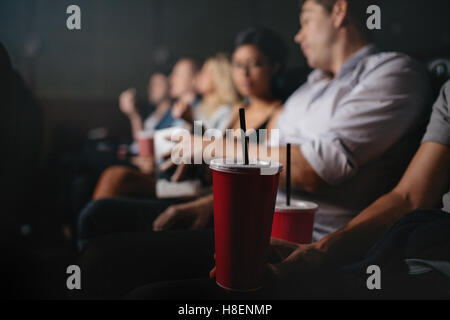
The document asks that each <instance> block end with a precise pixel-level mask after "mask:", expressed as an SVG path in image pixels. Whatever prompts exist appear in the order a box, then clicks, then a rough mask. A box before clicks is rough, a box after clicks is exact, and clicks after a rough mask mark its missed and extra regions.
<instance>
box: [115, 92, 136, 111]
mask: <svg viewBox="0 0 450 320" xmlns="http://www.w3.org/2000/svg"><path fill="white" fill-rule="evenodd" d="M119 107H120V110H121V111H122V112H123V113H124V114H125V115H127V116H128V117H130V116H133V115H136V114H137V110H136V89H128V90H126V91H124V92H122V94H121V95H120V97H119Z"/></svg>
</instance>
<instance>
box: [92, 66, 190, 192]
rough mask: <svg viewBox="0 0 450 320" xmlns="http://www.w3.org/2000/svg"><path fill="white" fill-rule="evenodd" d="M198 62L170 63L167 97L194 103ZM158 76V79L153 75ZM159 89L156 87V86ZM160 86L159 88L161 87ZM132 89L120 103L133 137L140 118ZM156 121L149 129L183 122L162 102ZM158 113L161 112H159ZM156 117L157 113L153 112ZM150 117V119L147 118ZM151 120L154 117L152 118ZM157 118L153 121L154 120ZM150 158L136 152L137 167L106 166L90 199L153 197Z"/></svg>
mask: <svg viewBox="0 0 450 320" xmlns="http://www.w3.org/2000/svg"><path fill="white" fill-rule="evenodd" d="M197 70H198V68H197V64H196V62H195V61H194V60H193V59H191V58H182V59H180V60H179V61H178V62H177V63H176V64H175V66H174V67H173V70H172V73H171V75H170V78H169V80H170V98H172V99H175V100H176V101H183V102H185V103H188V104H189V105H192V106H195V103H196V99H197V93H196V91H195V77H196V75H197ZM156 80H158V79H156ZM157 89H158V88H157ZM162 89H163V88H161V89H159V90H161V91H163V90H162ZM133 96H134V93H133V91H128V92H125V93H123V94H122V96H121V99H120V107H121V109H122V111H124V112H125V113H127V115H128V116H129V118H130V121H131V124H132V130H133V135H134V138H135V139H136V138H137V134H138V132H139V131H140V130H139V129H141V128H142V125H143V124H142V120H141V119H140V118H138V117H137V116H136V113H134V112H133V110H135V103H134V97H133ZM156 113H157V114H158V116H157V117H158V118H159V121H158V123H157V124H154V123H153V125H152V130H159V129H164V128H168V127H172V126H183V122H184V121H182V122H181V121H179V120H177V119H174V118H173V117H172V106H170V105H169V107H167V106H165V105H163V106H161V110H160V111H158V110H156ZM159 113H161V114H159ZM155 117H156V115H155ZM149 121H150V119H149ZM152 122H153V121H152ZM154 122H156V121H154ZM153 161H154V159H152V158H149V157H141V156H137V157H134V158H132V160H131V162H132V163H133V164H134V165H135V166H137V167H138V168H139V169H134V168H130V167H128V166H112V167H109V168H108V169H106V170H105V171H104V172H103V173H102V175H101V176H100V179H99V180H98V182H97V186H96V188H95V191H94V194H93V196H92V199H94V200H95V199H102V198H114V197H120V196H142V197H153V196H154V194H155V186H154V185H155V179H154V175H153Z"/></svg>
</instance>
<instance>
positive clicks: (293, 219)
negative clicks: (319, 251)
mask: <svg viewBox="0 0 450 320" xmlns="http://www.w3.org/2000/svg"><path fill="white" fill-rule="evenodd" d="M318 209H319V206H318V205H317V204H315V203H312V202H307V201H292V200H291V205H290V206H287V205H286V204H284V203H281V202H278V203H277V206H276V208H275V214H274V216H273V223H272V237H273V238H278V239H282V240H286V241H290V242H295V243H300V244H308V243H311V242H312V235H313V227H314V216H315V214H316V212H317V210H318Z"/></svg>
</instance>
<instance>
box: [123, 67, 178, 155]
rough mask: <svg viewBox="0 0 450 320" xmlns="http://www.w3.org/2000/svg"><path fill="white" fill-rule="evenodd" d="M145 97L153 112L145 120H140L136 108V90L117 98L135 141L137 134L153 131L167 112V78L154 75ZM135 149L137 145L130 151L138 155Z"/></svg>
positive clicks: (129, 90)
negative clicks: (128, 121)
mask: <svg viewBox="0 0 450 320" xmlns="http://www.w3.org/2000/svg"><path fill="white" fill-rule="evenodd" d="M147 97H148V101H149V103H150V105H152V106H154V107H155V110H154V111H153V112H152V113H151V114H150V115H149V116H148V117H147V118H146V119H145V120H143V119H142V117H141V114H140V113H139V110H138V108H137V106H136V89H128V90H126V91H124V92H122V94H121V95H120V97H119V107H120V110H121V111H122V112H123V113H124V114H125V115H126V116H127V117H128V119H129V120H130V124H131V131H132V136H133V138H134V140H135V141H136V140H137V136H138V133H139V132H141V131H153V130H155V128H156V126H157V125H158V123H159V122H160V121H161V119H162V117H163V116H164V115H165V114H166V113H167V111H168V110H169V108H170V106H171V98H170V86H169V78H168V77H167V76H166V75H164V74H163V73H159V72H158V73H154V74H153V75H152V76H151V77H150V81H149V83H148V87H147ZM137 148H138V147H137V144H133V146H132V150H131V151H132V152H133V153H134V154H138V153H139V150H135V149H137Z"/></svg>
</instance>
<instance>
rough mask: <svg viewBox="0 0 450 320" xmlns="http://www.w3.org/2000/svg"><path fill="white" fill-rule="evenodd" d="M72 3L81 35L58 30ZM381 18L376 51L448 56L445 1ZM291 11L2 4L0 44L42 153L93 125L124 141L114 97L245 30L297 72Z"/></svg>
mask: <svg viewBox="0 0 450 320" xmlns="http://www.w3.org/2000/svg"><path fill="white" fill-rule="evenodd" d="M71 4H77V5H79V6H80V8H81V23H82V30H81V31H69V30H68V29H67V28H66V19H67V17H68V15H67V14H66V8H67V7H68V6H69V5H71ZM381 9H382V30H381V31H378V32H377V34H376V42H377V43H378V44H379V45H380V46H381V47H383V48H385V49H387V50H399V51H403V52H407V53H409V54H411V55H413V56H415V57H417V58H420V59H426V58H429V57H433V56H438V55H446V54H448V53H449V52H450V19H449V18H448V16H449V13H450V2H449V1H448V0H428V1H426V0H384V1H381ZM298 12H299V4H298V1H297V0H282V1H279V0H278V1H277V0H239V1H238V0H229V1H217V0H130V1H125V0H76V1H73V0H70V1H69V0H2V1H1V2H0V39H1V41H2V42H3V43H4V44H5V46H6V48H7V49H8V50H9V53H10V55H11V57H12V61H13V64H14V66H15V67H16V68H17V69H18V70H19V71H20V73H21V74H22V75H23V76H24V77H25V80H26V82H27V84H28V85H29V86H30V87H31V89H32V90H33V91H34V93H35V94H36V96H37V97H38V99H39V101H40V102H41V106H42V108H43V111H44V112H43V113H44V121H45V144H46V150H47V154H48V153H52V152H57V151H61V150H62V149H64V148H66V147H67V148H69V147H71V146H73V145H77V144H79V143H81V142H82V141H83V139H85V137H86V133H87V131H88V130H89V129H92V128H96V127H100V126H106V127H108V129H109V132H110V134H111V135H113V136H125V137H126V136H129V125H128V123H127V120H126V119H125V118H124V117H123V116H122V115H121V114H120V112H119V111H118V108H117V102H116V100H117V97H118V95H119V94H120V92H121V91H122V90H124V89H126V88H128V87H136V88H137V89H138V92H139V96H140V98H144V97H145V85H146V83H147V80H148V77H149V75H150V74H151V73H152V71H154V70H156V69H160V68H163V69H167V70H170V66H171V65H172V64H173V62H174V61H175V60H176V59H177V58H179V57H181V56H183V55H193V56H195V57H198V58H199V59H203V58H205V57H207V56H210V55H212V54H214V53H216V52H218V51H224V52H229V51H230V50H231V48H232V45H233V39H234V37H235V35H236V33H237V32H239V31H240V30H242V29H244V28H246V27H249V26H255V25H256V26H261V25H262V26H267V27H270V28H273V29H275V30H276V31H278V32H279V33H280V34H281V35H282V36H283V38H284V39H285V41H286V42H287V44H288V45H289V50H290V55H289V57H290V58H289V66H291V67H295V66H302V65H304V64H305V60H304V58H303V57H302V55H301V52H300V50H299V48H298V46H297V45H296V44H295V43H294V42H293V36H294V35H295V33H296V32H297V30H298V28H299V22H298Z"/></svg>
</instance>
